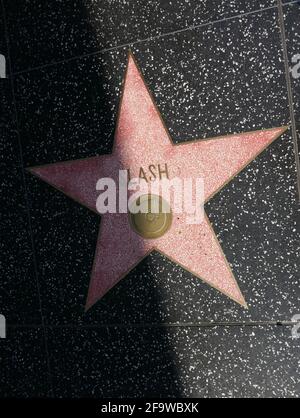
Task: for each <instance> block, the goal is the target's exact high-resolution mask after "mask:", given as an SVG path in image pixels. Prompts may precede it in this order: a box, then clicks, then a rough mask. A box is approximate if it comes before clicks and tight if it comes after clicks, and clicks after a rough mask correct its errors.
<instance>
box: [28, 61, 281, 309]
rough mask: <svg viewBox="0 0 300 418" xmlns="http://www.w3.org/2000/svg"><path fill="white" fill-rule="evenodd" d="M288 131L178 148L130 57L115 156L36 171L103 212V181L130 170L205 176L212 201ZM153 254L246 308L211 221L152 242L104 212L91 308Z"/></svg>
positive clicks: (179, 227) (181, 224)
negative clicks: (159, 168)
mask: <svg viewBox="0 0 300 418" xmlns="http://www.w3.org/2000/svg"><path fill="white" fill-rule="evenodd" d="M285 130H286V127H280V128H274V129H270V130H264V131H258V132H252V133H244V134H238V135H232V136H226V137H222V138H215V139H210V140H206V141H197V142H193V143H191V142H190V143H183V144H180V145H174V144H173V143H172V141H171V138H170V136H169V134H168V132H167V129H166V127H165V126H164V123H163V122H162V119H161V116H160V114H159V112H158V110H157V108H156V106H155V103H154V101H153V99H152V98H151V95H150V93H149V91H148V89H147V87H146V84H145V82H144V80H143V77H142V75H141V73H140V71H139V69H138V67H137V65H136V63H135V60H134V58H133V56H132V54H131V53H130V54H129V60H128V67H127V72H126V76H125V85H124V92H123V97H122V101H121V105H120V112H119V119H118V123H117V129H116V134H115V144H114V150H113V153H112V154H111V155H102V156H99V157H94V158H89V159H83V160H77V161H69V162H64V163H58V164H51V165H46V166H40V167H35V168H32V169H31V170H30V171H31V172H32V173H34V174H35V175H36V176H38V177H39V178H41V179H42V180H44V181H46V182H47V183H49V184H51V185H52V186H54V187H55V188H57V189H59V190H60V191H62V192H63V193H65V194H67V195H68V196H70V197H71V198H73V199H75V200H76V201H78V202H80V203H81V204H83V205H85V206H87V207H88V208H90V209H91V210H94V211H96V200H97V197H98V196H99V192H97V191H96V183H97V181H98V180H99V179H100V178H102V177H110V178H113V179H114V180H115V181H117V180H118V178H119V170H124V169H130V172H131V174H132V175H133V176H138V172H139V169H140V167H149V165H151V164H154V165H158V164H162V165H164V164H165V163H167V164H168V169H169V175H170V178H171V177H175V176H176V177H181V178H195V179H196V178H200V177H202V178H203V179H204V186H205V201H207V200H209V199H210V198H211V197H212V196H213V195H214V194H216V193H217V192H218V191H219V190H220V189H221V188H222V187H224V186H225V185H226V184H227V183H228V182H229V181H230V180H231V179H232V178H233V177H234V176H236V175H237V174H238V173H239V172H240V171H241V170H242V169H243V168H245V167H246V166H247V165H248V164H249V163H250V162H251V161H252V160H253V159H254V158H255V157H256V156H257V155H258V154H260V153H261V152H262V151H263V150H265V148H266V147H267V146H268V145H270V144H271V143H272V142H273V141H274V140H275V139H276V138H278V137H279V136H280V135H281V134H282V133H283V132H284V131H285ZM153 250H156V251H159V252H161V253H162V254H164V255H165V256H167V257H168V258H170V259H171V260H173V261H174V262H175V263H177V264H179V265H180V266H182V267H183V268H185V269H186V270H188V271H190V272H192V273H193V274H194V275H195V276H197V277H198V278H200V279H202V280H203V281H205V282H206V283H207V284H209V285H210V286H212V287H214V288H215V289H217V290H219V291H220V292H222V293H223V294H225V295H227V296H228V297H230V298H231V299H233V300H234V301H236V302H237V303H239V304H240V305H242V306H244V307H247V305H246V302H245V299H244V297H243V295H242V293H241V291H240V289H239V286H238V284H237V282H236V280H235V278H234V276H233V274H232V271H231V269H230V266H229V264H228V262H227V261H226V259H225V256H224V254H223V251H222V249H221V247H220V244H219V243H218V240H217V237H216V235H215V233H214V231H213V228H212V226H211V225H210V222H209V220H208V218H207V217H205V219H204V221H203V222H202V223H201V224H200V225H189V224H187V222H186V216H185V215H184V214H182V215H178V216H174V218H173V223H172V226H171V228H170V229H169V231H168V232H167V233H166V234H165V235H164V236H162V237H161V238H158V239H151V240H147V239H143V238H142V237H141V236H139V235H138V234H137V233H136V232H135V231H134V230H133V229H132V227H131V226H130V222H129V217H128V214H105V215H104V216H103V217H102V220H101V227H100V232H99V237H98V244H97V250H96V255H95V261H94V266H93V271H92V276H91V282H90V287H89V291H88V297H87V302H86V309H89V308H90V307H91V306H92V305H94V304H95V303H96V302H97V301H98V300H99V299H100V298H102V297H103V295H105V294H106V293H107V292H108V291H109V290H110V289H111V288H112V287H113V286H115V285H116V284H117V283H118V282H119V281H120V280H121V279H122V278H124V277H125V276H126V274H127V273H128V272H129V271H130V270H132V269H133V268H134V267H135V266H136V265H137V264H138V263H139V262H140V261H141V260H142V259H143V258H144V257H145V256H146V255H148V254H149V253H150V252H151V251H153Z"/></svg>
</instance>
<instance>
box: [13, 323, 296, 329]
mask: <svg viewBox="0 0 300 418" xmlns="http://www.w3.org/2000/svg"><path fill="white" fill-rule="evenodd" d="M298 324H299V323H298V322H296V321H250V322H241V321H237V322H231V321H228V322H198V323H197V322H193V323H191V322H187V323H185V322H178V323H177V322H174V323H169V322H166V323H144V324H142V323H136V324H126V323H124V324H122V323H116V324H90V325H89V324H86V325H82V324H61V325H45V328H47V329H49V330H57V329H75V330H76V329H77V330H80V329H81V330H88V329H90V330H97V329H103V328H122V329H130V328H215V327H258V326H276V327H291V326H295V325H298ZM7 327H8V328H14V329H17V328H20V329H27V328H28V329H30V328H37V329H38V328H40V327H41V326H40V325H35V324H28V325H26V324H24V325H18V324H17V325H13V324H11V325H9V324H8V325H7Z"/></svg>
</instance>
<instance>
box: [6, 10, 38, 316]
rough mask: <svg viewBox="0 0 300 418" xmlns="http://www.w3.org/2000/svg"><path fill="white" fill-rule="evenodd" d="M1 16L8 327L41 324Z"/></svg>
mask: <svg viewBox="0 0 300 418" xmlns="http://www.w3.org/2000/svg"><path fill="white" fill-rule="evenodd" d="M1 19H2V15H1V14H0V38H1V40H0V53H2V54H3V55H4V56H5V58H6V61H7V77H8V78H6V79H0V178H1V183H0V194H1V211H0V225H1V234H0V276H1V286H0V314H2V315H5V316H6V317H7V321H8V322H9V323H13V324H16V323H19V324H40V322H41V312H40V301H39V298H38V291H37V281H36V275H35V271H34V266H33V254H32V247H31V236H30V229H29V225H28V216H27V201H26V197H25V190H24V182H23V167H22V164H21V159H20V149H19V142H18V135H17V132H16V123H15V113H14V105H13V97H12V92H11V84H10V72H9V62H8V54H7V48H6V42H5V36H4V25H3V20H1Z"/></svg>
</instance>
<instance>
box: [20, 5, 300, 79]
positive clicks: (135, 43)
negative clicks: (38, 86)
mask: <svg viewBox="0 0 300 418" xmlns="http://www.w3.org/2000/svg"><path fill="white" fill-rule="evenodd" d="M296 2H297V0H296V1H295V3H296ZM289 4H291V3H289ZM276 8H277V6H276V5H275V6H268V7H264V8H262V9H257V10H253V11H251V12H246V13H241V14H238V15H234V16H231V17H226V18H223V19H218V20H214V21H212V22H205V23H201V24H199V25H191V26H188V27H186V28H183V29H178V30H174V31H171V32H165V33H161V34H159V35H153V36H150V37H148V38H143V39H137V40H136V41H131V42H127V43H124V44H120V45H116V46H113V47H110V48H103V49H100V50H98V51H95V52H90V53H87V54H81V55H77V56H75V57H71V58H66V59H63V60H60V61H55V62H50V63H48V64H44V65H39V66H36V67H32V68H27V69H26V70H21V71H16V72H14V73H13V74H14V75H16V76H17V75H21V74H26V73H30V72H33V71H37V70H42V69H45V68H49V67H54V66H56V65H60V64H67V63H69V62H73V61H76V60H78V59H83V58H88V57H93V56H97V55H101V54H105V53H107V52H112V51H116V50H118V49H123V48H129V47H130V46H135V45H139V44H142V43H145V42H148V41H154V40H157V39H161V38H164V37H167V36H172V35H177V34H180V33H184V32H188V31H191V30H195V29H201V28H205V27H207V26H212V25H215V24H218V23H223V22H227V21H231V20H234V19H239V18H243V17H246V16H250V15H253V14H256V13H261V12H265V11H268V10H272V9H276Z"/></svg>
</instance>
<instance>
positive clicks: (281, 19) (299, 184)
mask: <svg viewBox="0 0 300 418" xmlns="http://www.w3.org/2000/svg"><path fill="white" fill-rule="evenodd" d="M277 1H278V14H279V25H280V31H281V39H282V47H283V57H284V66H285V76H286V84H287V93H288V100H289V109H290V118H291V128H292V136H293V142H294V151H295V162H296V171H297V188H298V199H299V202H300V159H299V147H298V135H297V126H296V119H295V112H294V97H293V87H292V83H291V75H290V65H289V57H288V49H287V44H286V30H285V23H284V14H283V5H282V0H277ZM295 3H297V2H295ZM287 4H290V3H287Z"/></svg>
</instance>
